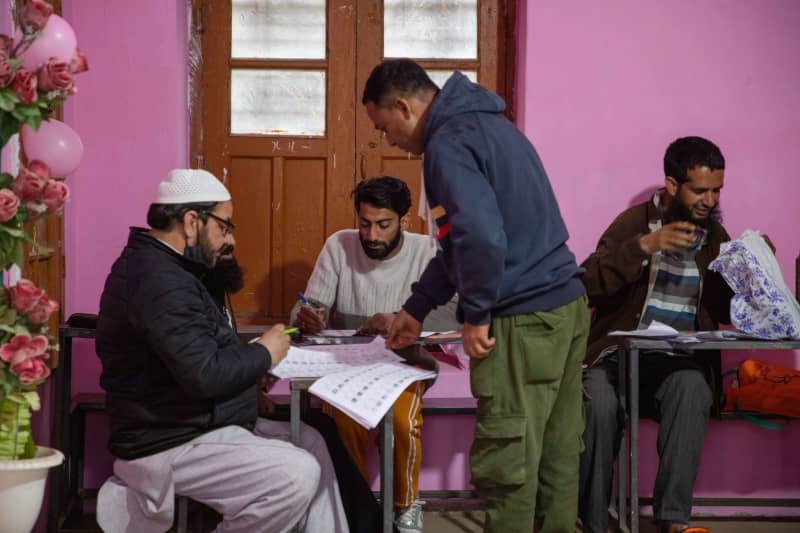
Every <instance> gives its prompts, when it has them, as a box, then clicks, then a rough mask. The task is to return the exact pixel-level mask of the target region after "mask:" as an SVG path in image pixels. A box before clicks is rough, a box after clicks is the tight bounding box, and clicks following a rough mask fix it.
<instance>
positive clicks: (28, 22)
mask: <svg viewBox="0 0 800 533" xmlns="http://www.w3.org/2000/svg"><path fill="white" fill-rule="evenodd" d="M52 14H53V6H51V5H50V4H48V3H47V2H45V1H44V0H28V2H27V3H26V4H25V6H24V7H23V8H22V11H20V14H19V20H20V25H21V26H22V28H23V30H24V31H25V33H34V32H37V31H39V30H41V29H42V28H44V27H45V26H46V25H47V20H48V19H49V18H50V15H52Z"/></svg>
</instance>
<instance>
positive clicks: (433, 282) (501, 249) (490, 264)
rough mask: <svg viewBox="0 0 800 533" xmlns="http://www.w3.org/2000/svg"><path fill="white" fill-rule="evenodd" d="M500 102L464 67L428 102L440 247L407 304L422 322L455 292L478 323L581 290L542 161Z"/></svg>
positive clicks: (431, 185)
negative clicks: (461, 71) (470, 77)
mask: <svg viewBox="0 0 800 533" xmlns="http://www.w3.org/2000/svg"><path fill="white" fill-rule="evenodd" d="M504 109H505V103H504V102H503V100H502V99H501V98H500V97H499V96H497V95H496V94H494V93H492V92H490V91H488V90H486V89H484V88H483V87H481V86H480V85H477V84H475V83H472V82H471V81H469V79H468V78H467V77H466V76H464V75H463V74H461V73H459V72H456V73H455V74H453V76H452V77H450V79H449V80H448V81H447V83H446V84H445V86H444V87H443V88H442V90H441V91H440V92H439V94H438V95H437V96H436V98H435V99H434V101H433V103H432V104H431V106H430V107H429V108H428V114H427V118H426V119H425V123H424V126H423V132H422V142H423V152H424V154H425V158H424V169H425V192H426V194H427V197H428V203H429V204H430V207H431V210H432V214H433V216H434V218H435V219H436V222H437V224H438V226H439V228H440V231H439V236H438V239H439V244H440V245H441V249H440V251H439V253H438V254H437V255H436V257H434V259H432V260H431V262H430V264H429V265H428V267H427V269H426V270H425V272H424V273H423V275H422V277H421V278H420V280H419V282H417V283H415V284H414V285H413V286H412V294H411V296H410V297H409V298H408V300H407V301H406V303H405V304H404V305H403V308H404V309H405V310H406V311H407V312H409V313H410V314H411V315H412V316H413V317H414V318H416V319H417V320H419V321H422V319H423V317H424V316H425V315H426V314H427V313H428V312H430V310H431V309H433V308H434V307H436V306H438V305H443V304H445V303H446V302H448V301H449V300H450V298H451V297H452V295H453V293H454V292H458V295H459V311H460V313H459V315H460V318H461V319H462V320H463V321H465V322H468V323H470V324H476V325H477V324H486V323H488V322H489V321H490V320H491V319H492V317H497V316H510V315H519V314H526V313H532V312H535V311H545V310H549V309H553V308H556V307H559V306H561V305H564V304H567V303H569V302H571V301H573V300H575V299H576V298H578V297H580V296H581V295H582V294H583V293H584V288H583V285H582V283H581V282H580V279H579V277H578V275H579V274H580V273H581V272H582V271H581V269H580V268H579V267H578V265H577V264H576V263H575V256H574V255H573V254H572V252H570V250H569V248H567V245H566V241H567V238H568V236H569V235H568V234H567V229H566V226H565V225H564V221H563V220H562V218H561V213H560V212H559V209H558V204H557V203H556V199H555V196H554V194H553V190H552V189H551V187H550V182H549V181H548V179H547V174H546V173H545V171H544V168H543V166H542V162H541V161H540V160H539V156H538V155H537V154H536V150H534V148H533V146H532V145H531V143H530V142H529V141H528V139H527V138H526V137H525V136H524V135H523V134H522V133H521V132H520V131H519V130H518V129H517V128H516V126H514V125H513V124H512V123H511V122H509V121H508V120H507V119H506V118H505V117H504V116H503V115H502V112H503V110H504Z"/></svg>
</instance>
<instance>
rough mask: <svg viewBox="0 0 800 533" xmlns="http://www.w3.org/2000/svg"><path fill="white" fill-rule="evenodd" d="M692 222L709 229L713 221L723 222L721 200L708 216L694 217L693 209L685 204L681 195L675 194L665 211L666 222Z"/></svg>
mask: <svg viewBox="0 0 800 533" xmlns="http://www.w3.org/2000/svg"><path fill="white" fill-rule="evenodd" d="M684 221H685V222H691V223H692V224H696V225H698V226H700V227H702V228H705V229H708V228H709V226H711V222H712V221H714V222H722V211H721V210H720V207H719V202H717V205H715V206H714V207H713V208H712V209H711V212H710V213H709V214H708V216H707V217H706V218H693V217H692V211H691V210H690V209H689V208H688V207H687V206H686V204H684V203H683V202H682V201H681V199H680V197H679V196H677V195H676V196H674V197H673V198H672V202H670V204H669V207H668V208H667V210H666V212H665V213H664V223H665V224H669V223H670V222H684Z"/></svg>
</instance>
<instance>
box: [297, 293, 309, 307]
mask: <svg viewBox="0 0 800 533" xmlns="http://www.w3.org/2000/svg"><path fill="white" fill-rule="evenodd" d="M297 298H298V299H299V300H300V303H302V304H303V305H308V300H306V295H305V294H303V291H297Z"/></svg>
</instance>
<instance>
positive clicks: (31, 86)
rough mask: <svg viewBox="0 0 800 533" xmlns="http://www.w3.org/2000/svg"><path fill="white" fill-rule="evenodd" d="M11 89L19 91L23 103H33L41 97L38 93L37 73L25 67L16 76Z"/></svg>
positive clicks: (18, 94)
mask: <svg viewBox="0 0 800 533" xmlns="http://www.w3.org/2000/svg"><path fill="white" fill-rule="evenodd" d="M11 90H12V91H14V92H15V93H17V96H19V100H20V102H22V103H23V104H32V103H34V102H35V101H36V100H38V99H39V95H38V94H37V93H36V75H35V74H34V73H32V72H28V71H27V70H25V69H24V68H20V69H19V70H18V71H17V74H16V75H15V76H14V81H13V82H12V83H11Z"/></svg>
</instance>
